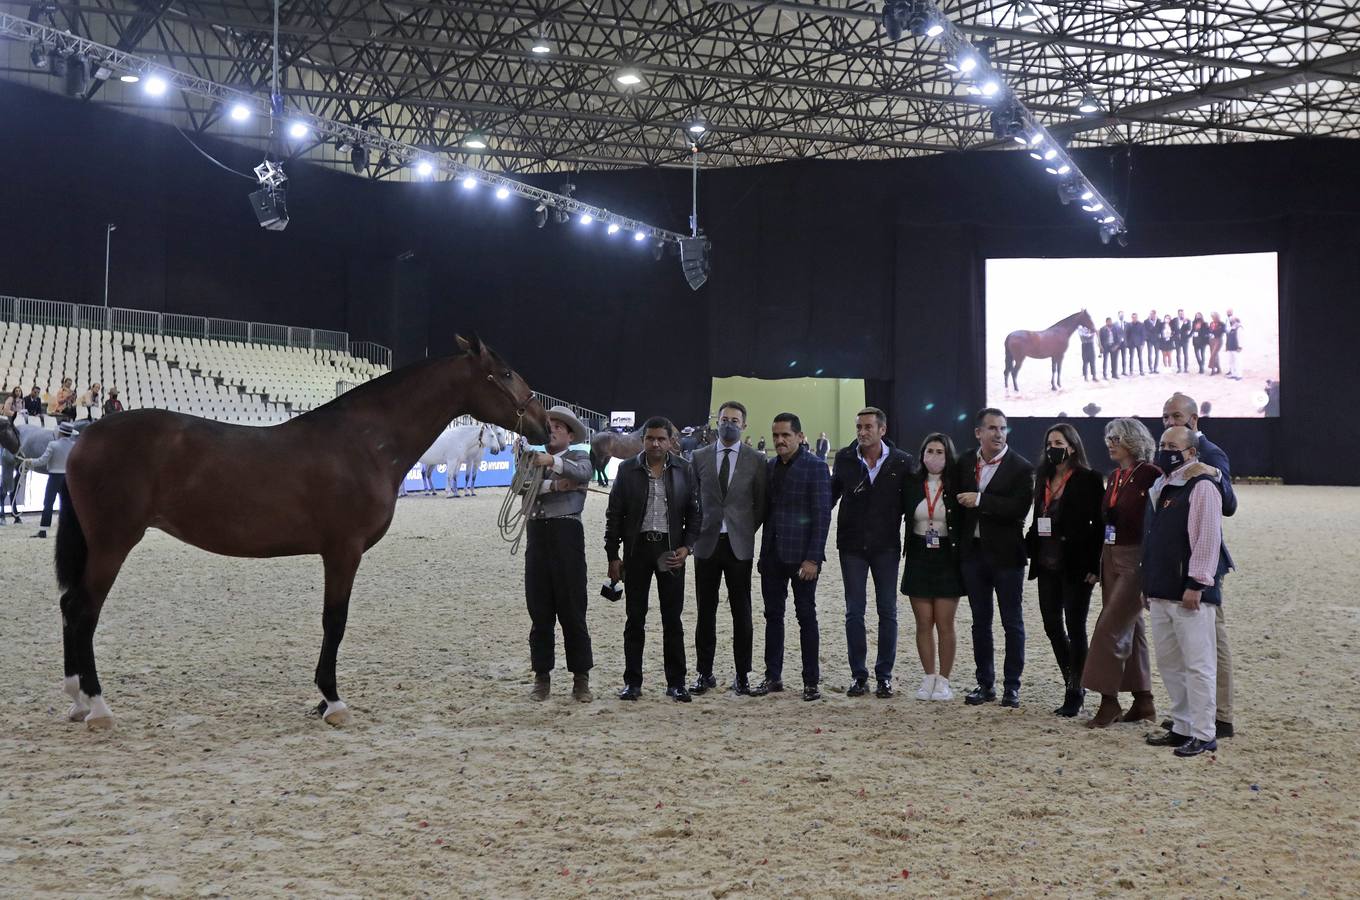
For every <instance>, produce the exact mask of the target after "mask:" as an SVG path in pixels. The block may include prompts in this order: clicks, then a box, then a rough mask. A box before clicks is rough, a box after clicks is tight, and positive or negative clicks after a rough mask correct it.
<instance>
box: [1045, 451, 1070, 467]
mask: <svg viewBox="0 0 1360 900" xmlns="http://www.w3.org/2000/svg"><path fill="white" fill-rule="evenodd" d="M1044 456H1045V457H1047V458H1048V464H1049V465H1051V466H1059V465H1062V462H1063V460H1065V459H1067V448H1066V447H1049V448H1047V449H1046V450H1044Z"/></svg>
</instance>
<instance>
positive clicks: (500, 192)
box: [496, 187, 510, 200]
mask: <svg viewBox="0 0 1360 900" xmlns="http://www.w3.org/2000/svg"><path fill="white" fill-rule="evenodd" d="M509 196H510V189H509V188H507V187H498V188H496V199H497V200H504V199H506V198H507V197H509Z"/></svg>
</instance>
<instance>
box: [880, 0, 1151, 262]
mask: <svg viewBox="0 0 1360 900" xmlns="http://www.w3.org/2000/svg"><path fill="white" fill-rule="evenodd" d="M919 3H920V5H921V6H923V7H926V8H928V9H929V11H930V14H931V15H932V16H933V17H934V21H936V22H938V23H939V24H940V25H941V26H943V28H944V31H942V32H941V33H940V34H939V35H938V36H937V37H936V38H934V40H937V41H939V42H940V44H941V45H942V46H943V47H944V48H945V52H946V58H950V57H953V58H955V59H958V58H961V56H962V54H971V55H972V56H973V58H974V59H975V60H976V61H977V65H976V66H975V67H974V68H973V69H972V70H971V71H969V72H967V73H966V74H965V73H962V72H961V73H959V74H958V76H957V77H960V78H963V79H965V80H967V81H970V82H972V83H973V84H975V85H978V86H979V88H980V86H981V85H983V84H985V83H986V82H987V81H988V80H989V79H992V80H995V81H996V83H997V84H998V85H1000V89H999V90H997V92H996V93H994V94H992V95H991V96H990V97H987V98H986V102H987V103H988V105H989V106H993V107H999V106H1002V105H1003V104H1007V103H1011V104H1014V105H1015V107H1016V108H1017V109H1019V111H1020V117H1021V119H1022V120H1023V121H1024V123H1025V134H1026V136H1027V137H1028V138H1029V139H1030V140H1029V143H1028V145H1027V146H1028V149H1031V150H1032V149H1034V148H1035V147H1043V148H1044V150H1045V152H1047V150H1049V149H1052V150H1056V151H1057V153H1056V154H1055V155H1054V156H1053V157H1051V158H1049V159H1046V160H1044V161H1043V162H1042V163H1041V165H1044V166H1046V167H1049V168H1052V169H1055V170H1058V169H1062V167H1063V166H1067V167H1069V171H1066V172H1064V173H1063V174H1062V175H1061V176H1060V177H1059V180H1060V181H1063V182H1067V183H1069V184H1072V185H1075V186H1076V187H1077V188H1078V190H1077V192H1076V193H1077V195H1080V196H1083V197H1084V196H1085V195H1086V194H1087V193H1089V194H1090V197H1089V198H1086V199H1085V200H1084V205H1083V207H1082V208H1083V210H1085V213H1084V214H1086V215H1089V216H1091V218H1092V219H1093V220H1094V222H1095V223H1096V225H1097V227H1098V228H1099V229H1100V236H1101V240H1103V241H1105V242H1106V243H1108V242H1109V240H1110V238H1120V239H1121V240H1122V236H1123V235H1124V234H1125V233H1126V229H1125V227H1124V216H1123V215H1122V214H1120V213H1119V212H1118V211H1117V210H1116V209H1115V208H1114V204H1113V203H1111V202H1110V201H1109V200H1107V199H1106V198H1105V196H1104V195H1103V194H1101V192H1100V190H1099V189H1097V188H1096V186H1095V185H1094V184H1092V183H1091V179H1089V178H1087V177H1086V175H1085V173H1083V172H1082V171H1081V167H1080V166H1078V165H1077V162H1076V160H1074V159H1073V158H1072V157H1071V156H1070V155H1068V153H1067V149H1066V148H1065V147H1063V145H1062V144H1060V143H1059V142H1058V139H1057V138H1055V137H1054V136H1053V135H1052V134H1051V133H1050V132H1049V130H1048V129H1047V128H1045V127H1044V126H1043V123H1041V122H1040V121H1039V120H1038V119H1036V118H1035V117H1034V113H1033V112H1031V111H1030V109H1029V107H1027V106H1026V105H1025V103H1024V101H1022V100H1021V99H1020V97H1019V96H1017V95H1016V93H1015V91H1014V90H1012V89H1011V86H1010V85H1009V84H1007V83H1006V79H1005V78H1003V77H1002V75H1001V73H1000V72H998V71H997V70H996V69H995V68H993V66H992V63H991V60H990V59H986V58H985V57H984V56H983V55H982V54H981V53H979V52H978V51H977V49H976V48H975V47H974V46H973V43H972V41H970V40H969V39H968V36H967V35H965V34H964V33H963V32H962V31H961V30H960V29H959V28H958V26H956V25H955V24H954V22H953V20H952V19H950V18H949V16H948V15H946V14H945V11H944V10H943V9H942V8H941V7H940V5H939V4H938V3H935V2H934V0H919ZM903 37H905V35H903ZM922 39H923V40H930V38H922ZM951 74H952V73H951ZM1035 138H1038V140H1035ZM1049 177H1052V176H1049ZM1057 183H1058V181H1055V184H1057Z"/></svg>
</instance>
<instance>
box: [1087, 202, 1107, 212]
mask: <svg viewBox="0 0 1360 900" xmlns="http://www.w3.org/2000/svg"><path fill="white" fill-rule="evenodd" d="M1081 208H1082V209H1084V210H1086V211H1087V212H1100V211H1101V210H1102V209H1104V208H1105V204H1104V203H1100V202H1098V201H1097V202H1093V203H1085V204H1082V207H1081Z"/></svg>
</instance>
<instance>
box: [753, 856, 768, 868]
mask: <svg viewBox="0 0 1360 900" xmlns="http://www.w3.org/2000/svg"><path fill="white" fill-rule="evenodd" d="M769 861H770V858H769V857H768V856H767V857H765V858H764V859H762V860H761V861H760V862H758V863H756V865H758V866H763V865H765V864H766V863H767V862H769Z"/></svg>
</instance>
